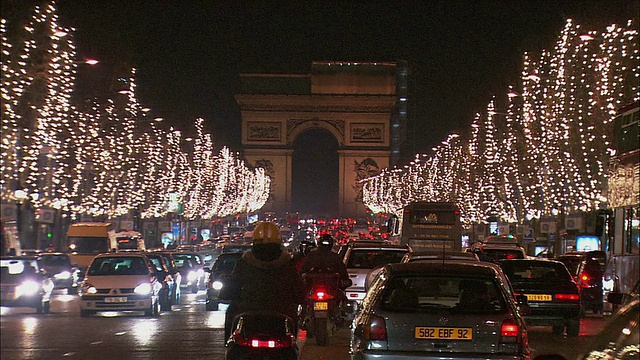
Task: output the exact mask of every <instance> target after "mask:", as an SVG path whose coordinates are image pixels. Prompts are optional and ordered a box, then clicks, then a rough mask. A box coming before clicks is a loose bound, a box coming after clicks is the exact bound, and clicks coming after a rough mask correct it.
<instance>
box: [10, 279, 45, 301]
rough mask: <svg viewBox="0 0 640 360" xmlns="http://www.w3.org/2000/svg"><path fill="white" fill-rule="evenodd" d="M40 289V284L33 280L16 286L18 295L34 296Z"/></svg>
mask: <svg viewBox="0 0 640 360" xmlns="http://www.w3.org/2000/svg"><path fill="white" fill-rule="evenodd" d="M39 290H40V284H38V283H37V282H35V281H33V280H27V281H25V282H23V283H22V284H20V285H18V286H17V287H16V297H20V296H33V295H35V294H37V293H38V291H39Z"/></svg>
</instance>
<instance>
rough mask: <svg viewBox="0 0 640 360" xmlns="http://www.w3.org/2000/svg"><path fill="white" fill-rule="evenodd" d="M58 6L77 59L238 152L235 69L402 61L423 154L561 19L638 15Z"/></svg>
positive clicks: (452, 4)
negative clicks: (115, 74) (129, 84)
mask: <svg viewBox="0 0 640 360" xmlns="http://www.w3.org/2000/svg"><path fill="white" fill-rule="evenodd" d="M9 1H11V2H14V3H16V1H12V0H9ZM17 3H22V1H17ZM24 3H25V4H26V3H27V2H24ZM58 9H59V14H60V16H61V19H60V22H61V23H62V24H63V25H64V26H72V27H75V28H76V30H77V31H76V34H75V39H76V44H77V51H78V56H79V57H92V58H96V59H99V60H100V61H102V63H101V64H100V65H99V66H103V67H112V66H116V64H120V66H122V64H126V65H130V66H135V67H137V68H138V91H139V98H140V99H141V102H142V103H143V105H145V106H149V107H151V108H152V109H153V111H154V112H155V113H156V114H157V115H159V116H162V117H164V118H166V119H167V124H170V125H174V126H175V127H177V128H179V129H184V130H186V131H187V132H188V131H190V130H189V129H192V128H193V125H192V123H193V120H194V119H195V118H196V117H204V118H205V119H206V121H207V122H208V123H209V126H210V129H211V131H213V132H214V133H215V135H216V146H217V147H219V146H222V145H230V146H231V147H232V148H234V147H237V146H239V144H240V114H239V111H238V109H237V105H236V104H235V100H234V98H233V95H234V91H235V89H236V88H237V85H238V82H239V74H240V73H241V72H272V73H282V72H287V73H289V72H290V73H308V72H309V71H310V65H311V62H312V61H316V60H317V61H323V60H335V61H397V60H407V61H409V63H410V64H411V66H412V72H413V81H414V84H415V93H414V98H413V100H414V106H415V108H414V109H415V112H414V114H413V115H412V119H413V121H415V124H416V128H415V134H416V144H415V147H416V151H425V150H428V149H430V148H431V147H432V146H433V145H435V144H437V143H439V142H440V141H441V140H442V139H444V138H445V136H446V135H447V134H448V133H450V132H451V131H454V130H461V129H466V128H468V126H469V124H470V122H471V120H472V118H473V114H474V113H476V112H477V111H481V110H483V109H484V108H485V107H486V104H487V103H488V101H489V99H490V98H491V97H492V95H493V94H504V93H506V89H507V85H508V84H514V83H515V82H516V79H517V77H518V75H519V71H520V66H521V57H522V54H523V52H524V51H526V50H529V51H537V50H540V49H541V48H543V47H550V46H552V45H553V42H554V41H555V38H556V36H557V35H558V34H559V32H560V31H561V29H562V27H563V25H564V20H565V18H566V17H572V18H574V19H575V20H576V21H578V22H580V23H586V22H587V21H589V22H590V23H593V24H596V25H598V26H599V24H608V23H611V22H613V21H616V20H617V21H622V20H624V19H628V18H630V17H633V16H635V17H637V10H638V1H637V0H636V1H616V0H606V1H604V0H603V1H563V0H559V1H340V2H338V1H296V2H274V1H228V0H227V1H209V0H207V1H189V0H183V1H163V0H160V1H157V0H154V1H141V0H128V1H112V0H109V1H108V0H99V1H92V0H60V1H59V2H58ZM583 19H584V20H583ZM88 71H95V72H98V71H100V70H99V69H95V70H82V71H80V73H79V76H80V77H81V78H79V79H78V86H79V88H80V90H82V86H86V84H87V82H91V81H92V80H91V78H90V76H94V75H90V73H88Z"/></svg>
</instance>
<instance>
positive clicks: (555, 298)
mask: <svg viewBox="0 0 640 360" xmlns="http://www.w3.org/2000/svg"><path fill="white" fill-rule="evenodd" d="M499 264H500V266H501V267H502V269H503V270H504V272H505V274H507V277H508V278H509V280H510V281H511V284H512V286H513V290H514V291H515V293H516V294H522V295H525V296H526V297H527V301H528V304H529V308H530V313H529V314H527V315H525V319H526V321H527V324H528V325H542V326H549V325H550V326H552V327H553V332H554V333H557V334H560V333H563V332H564V330H565V328H566V330H567V335H568V336H578V335H579V334H580V311H581V306H580V290H579V289H578V285H577V284H576V283H575V281H574V280H573V277H572V276H571V274H569V270H567V267H566V266H565V265H564V264H563V263H561V262H560V261H555V260H547V259H512V260H502V261H501V262H500V263H499Z"/></svg>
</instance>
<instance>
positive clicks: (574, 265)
mask: <svg viewBox="0 0 640 360" xmlns="http://www.w3.org/2000/svg"><path fill="white" fill-rule="evenodd" d="M581 260H582V259H580V258H579V257H574V256H565V257H560V258H558V261H560V262H562V263H563V264H564V265H565V266H566V267H567V270H569V272H570V273H571V274H572V275H574V276H576V275H578V267H579V266H580V263H581V262H582V261H581Z"/></svg>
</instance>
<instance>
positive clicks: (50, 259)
mask: <svg viewBox="0 0 640 360" xmlns="http://www.w3.org/2000/svg"><path fill="white" fill-rule="evenodd" d="M40 262H41V263H42V265H43V266H67V267H70V266H71V261H70V260H69V257H68V256H66V255H44V256H42V257H40Z"/></svg>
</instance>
